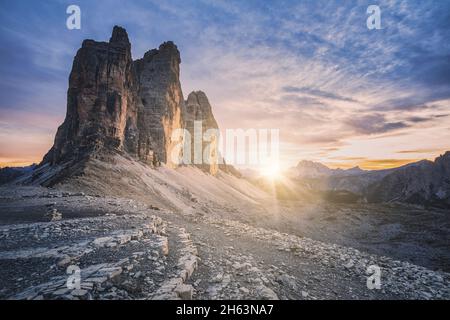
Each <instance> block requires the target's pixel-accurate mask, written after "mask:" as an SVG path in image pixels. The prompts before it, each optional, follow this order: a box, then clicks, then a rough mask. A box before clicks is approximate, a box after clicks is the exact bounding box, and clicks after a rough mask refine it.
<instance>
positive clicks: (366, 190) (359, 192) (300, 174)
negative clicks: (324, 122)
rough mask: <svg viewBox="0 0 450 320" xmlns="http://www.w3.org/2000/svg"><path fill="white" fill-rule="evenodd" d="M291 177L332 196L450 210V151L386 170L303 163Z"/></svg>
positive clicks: (298, 184) (294, 169) (292, 172)
mask: <svg viewBox="0 0 450 320" xmlns="http://www.w3.org/2000/svg"><path fill="white" fill-rule="evenodd" d="M287 176H288V177H289V178H290V179H292V180H293V181H294V182H295V183H296V185H297V186H301V187H302V189H305V188H306V189H308V190H312V191H321V192H325V193H326V194H328V195H329V194H330V193H331V194H335V193H338V192H339V193H341V194H346V196H345V199H349V198H351V199H353V200H354V201H363V202H405V203H411V204H419V205H424V206H437V207H445V208H450V151H447V152H446V153H445V154H444V155H441V156H440V157H438V158H436V159H435V161H429V160H422V161H419V162H415V163H410V164H407V165H404V166H401V167H398V168H393V169H385V170H370V171H369V170H362V169H360V168H359V167H355V168H351V169H348V170H343V169H330V168H328V167H327V166H325V165H323V164H321V163H316V162H311V161H301V162H299V163H298V165H297V166H295V167H293V168H291V169H290V170H289V171H288V173H287ZM349 194H352V195H353V197H349Z"/></svg>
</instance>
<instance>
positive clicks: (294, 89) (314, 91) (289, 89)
mask: <svg viewBox="0 0 450 320" xmlns="http://www.w3.org/2000/svg"><path fill="white" fill-rule="evenodd" d="M282 90H283V91H285V92H288V93H304V94H308V95H312V96H316V97H320V98H326V99H331V100H339V101H347V102H358V101H357V100H355V99H353V98H349V97H344V96H341V95H339V94H336V93H332V92H326V91H322V90H319V89H313V88H306V87H294V86H285V87H283V88H282Z"/></svg>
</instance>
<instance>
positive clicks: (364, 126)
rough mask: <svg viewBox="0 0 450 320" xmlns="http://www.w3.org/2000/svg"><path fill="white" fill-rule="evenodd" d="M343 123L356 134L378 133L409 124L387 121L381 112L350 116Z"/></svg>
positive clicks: (405, 126)
mask: <svg viewBox="0 0 450 320" xmlns="http://www.w3.org/2000/svg"><path fill="white" fill-rule="evenodd" d="M345 124H346V125H347V126H349V127H350V128H351V129H353V130H354V131H355V133H358V134H368V135H371V134H379V133H386V132H390V131H395V130H399V129H404V128H408V127H409V125H408V124H407V123H405V122H402V121H397V122H388V121H387V120H386V117H385V116H384V115H382V114H370V115H364V116H359V117H352V118H350V119H347V120H345Z"/></svg>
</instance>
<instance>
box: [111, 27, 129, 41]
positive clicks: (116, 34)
mask: <svg viewBox="0 0 450 320" xmlns="http://www.w3.org/2000/svg"><path fill="white" fill-rule="evenodd" d="M109 43H123V44H130V40H129V39H128V34H127V31H126V30H125V29H124V28H122V27H119V26H114V28H113V31H112V35H111V38H110V39H109Z"/></svg>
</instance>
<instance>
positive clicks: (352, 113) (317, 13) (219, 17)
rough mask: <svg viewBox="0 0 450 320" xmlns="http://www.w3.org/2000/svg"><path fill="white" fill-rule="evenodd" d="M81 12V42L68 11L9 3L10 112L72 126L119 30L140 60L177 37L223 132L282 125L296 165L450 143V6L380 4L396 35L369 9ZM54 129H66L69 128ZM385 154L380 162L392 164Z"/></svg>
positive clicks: (294, 5)
mask: <svg viewBox="0 0 450 320" xmlns="http://www.w3.org/2000/svg"><path fill="white" fill-rule="evenodd" d="M77 3H78V4H79V5H80V7H81V9H82V30H78V31H68V30H67V29H66V28H65V24H64V22H65V17H66V13H65V8H66V6H67V5H68V4H71V3H70V1H68V0H67V1H66V0H60V1H57V2H46V3H41V2H39V3H37V2H36V3H34V2H33V3H30V2H24V1H11V2H5V3H2V9H4V10H2V11H1V12H0V18H1V19H2V27H1V28H2V29H1V32H0V41H1V42H2V44H3V46H2V47H1V48H0V58H1V60H2V61H3V62H4V63H3V64H2V65H1V66H0V74H1V77H0V94H1V96H2V101H1V102H0V110H3V111H5V112H9V111H11V110H21V111H24V112H25V113H27V112H29V113H30V114H33V113H36V114H44V115H54V116H57V117H58V116H63V115H64V113H65V105H66V101H65V95H66V90H67V77H68V73H69V71H70V68H71V63H72V59H73V56H74V55H75V53H76V50H77V49H78V47H79V46H80V44H81V41H82V39H84V38H92V39H96V40H107V39H108V38H109V36H110V32H111V28H112V26H113V25H114V24H119V25H123V26H124V27H125V28H126V29H127V31H128V32H129V35H130V40H131V42H132V52H133V57H134V58H138V57H141V56H142V55H143V54H144V52H145V51H147V50H148V49H150V48H154V47H157V46H158V45H159V44H160V43H161V42H163V41H165V40H173V41H174V42H175V43H176V44H177V46H178V47H179V49H180V51H181V58H182V64H181V79H182V87H183V90H184V93H185V95H186V94H187V93H188V92H190V91H192V90H198V89H201V90H203V91H205V92H206V94H207V95H208V98H209V100H210V101H211V104H212V106H213V110H214V114H215V116H216V118H217V120H218V122H219V126H220V127H221V128H222V129H226V128H244V129H245V128H257V127H264V128H279V129H280V130H281V132H280V134H281V136H282V138H283V139H286V143H289V144H290V146H291V147H290V150H289V152H290V153H287V154H286V155H283V156H284V157H286V158H290V159H293V158H294V157H301V156H302V155H307V154H308V155H309V154H310V153H314V152H319V151H320V152H325V154H328V155H330V156H332V155H333V153H334V152H338V151H339V150H334V148H336V149H339V147H340V146H341V145H345V144H346V143H351V142H352V141H355V140H358V139H366V140H369V139H373V138H374V137H377V138H378V137H379V136H383V139H387V138H389V139H391V140H389V141H395V143H396V145H398V146H402V145H404V144H407V143H409V141H414V142H415V144H417V145H416V146H415V147H413V148H411V149H421V148H420V147H421V146H420V144H421V143H422V144H423V143H424V141H425V140H421V139H416V138H415V137H417V135H418V134H419V132H425V131H426V130H430V133H427V134H429V137H434V138H433V139H434V140H433V141H438V142H439V145H445V144H447V145H448V142H446V141H448V136H447V137H446V136H445V134H444V133H446V132H447V131H446V129H443V128H448V126H449V124H448V123H447V124H446V122H448V119H447V118H446V116H447V115H448V114H449V110H450V102H449V100H448V99H449V98H450V86H449V79H450V76H449V75H450V72H449V71H450V59H449V57H450V47H449V45H448V39H449V38H450V19H449V15H448V12H450V2H448V1H440V2H436V1H430V2H425V1H388V0H386V1H385V0H380V1H379V2H378V5H380V7H381V9H382V27H383V29H382V30H368V29H367V28H366V25H365V19H366V16H367V14H366V9H367V5H368V4H367V3H365V2H342V1H339V2H338V1H302V2H289V1H288V2H285V3H283V5H280V4H279V3H277V2H257V1H233V0H230V1H207V0H202V1H193V0H173V1H157V0H151V1H140V0H136V1H132V2H123V1H119V0H109V1H103V2H96V1H83V0H81V1H78V2H77ZM100 15H101V19H99V18H98V17H99V16H100ZM43 17H45V19H43ZM3 114H5V113H3ZM23 117H24V119H28V118H29V117H28V116H24V115H23ZM8 121H9V120H8ZM42 122H43V123H46V124H48V130H49V131H52V130H53V131H56V126H57V124H56V123H55V124H53V125H52V124H51V122H50V121H49V122H45V121H42ZM16 124H17V128H20V120H17V121H16V122H15V125H16ZM26 127H27V125H26V124H25V122H24V124H23V126H22V128H24V129H26ZM430 127H431V128H430ZM18 131H20V130H18ZM24 132H25V130H24ZM426 132H428V131H426ZM20 134H21V133H17V136H18V137H19V136H20ZM400 134H401V135H400ZM0 139H7V136H5V135H3V136H0ZM397 139H398V140H397ZM18 140H20V139H18ZM426 141H429V140H426ZM438 142H436V143H438ZM294 147H296V148H297V151H293V149H294ZM449 147H450V146H449ZM397 148H400V147H397ZM408 148H409V147H408ZM385 149H386V148H384V147H381V148H379V150H380V151H379V152H384V153H385V154H383V155H379V158H386V159H388V158H390V157H392V154H388V153H387V151H383V150H385ZM396 150H397V151H398V150H399V149H396ZM352 152H354V153H356V152H361V153H362V152H363V149H361V148H359V149H358V150H356V151H355V150H354V151H352ZM357 156H358V155H354V157H357Z"/></svg>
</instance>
